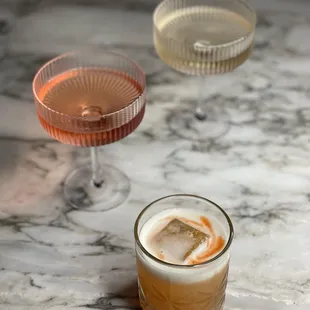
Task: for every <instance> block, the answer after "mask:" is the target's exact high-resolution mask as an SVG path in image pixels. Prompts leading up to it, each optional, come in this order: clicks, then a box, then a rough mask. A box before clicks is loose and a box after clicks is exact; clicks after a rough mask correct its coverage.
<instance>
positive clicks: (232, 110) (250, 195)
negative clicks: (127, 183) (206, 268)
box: [0, 3, 310, 310]
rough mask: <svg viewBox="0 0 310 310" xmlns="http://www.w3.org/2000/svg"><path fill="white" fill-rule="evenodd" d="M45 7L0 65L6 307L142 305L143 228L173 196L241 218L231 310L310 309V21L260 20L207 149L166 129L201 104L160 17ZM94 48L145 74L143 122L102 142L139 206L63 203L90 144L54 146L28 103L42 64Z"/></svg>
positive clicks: (1, 258)
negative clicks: (142, 215)
mask: <svg viewBox="0 0 310 310" xmlns="http://www.w3.org/2000/svg"><path fill="white" fill-rule="evenodd" d="M35 8H36V9H35V10H33V11H31V10H30V11H29V12H27V13H25V14H23V15H22V16H21V17H19V18H18V20H17V24H16V27H15V29H14V31H13V33H11V41H10V44H9V45H8V48H9V52H8V54H7V55H6V56H5V58H4V59H3V60H2V61H1V62H0V81H1V83H0V99H1V101H0V109H1V114H0V120H1V121H0V136H1V139H0V149H1V152H0V176H1V177H0V223H1V225H0V309H1V310H2V309H3V310H11V309H14V310H21V309H22V310H28V309H29V310H37V309H38V310H39V309H40V310H41V309H49V310H60V309H61V310H62V309H71V310H84V309H106V310H111V309H118V310H121V309H139V305H138V300H137V290H136V271H135V261H134V256H135V254H134V240H133V224H134V221H135V218H136V217H137V214H138V213H139V212H140V211H141V210H142V208H143V207H144V206H145V205H146V204H147V203H149V202H150V201H152V200H153V199H156V198H158V197H160V196H164V195H167V194H171V193H176V192H187V193H195V194H200V195H203V196H206V197H208V198H210V199H212V200H214V201H216V202H218V203H219V204H220V205H222V206H223V207H224V208H225V209H226V210H227V212H228V213H229V215H230V216H231V217H232V219H233V221H234V225H235V229H236V238H235V241H234V244H233V249H232V251H233V253H232V254H233V258H232V262H231V271H230V278H229V285H228V298H227V303H226V309H227V310H261V309H266V310H305V309H309V305H310V294H309V293H310V280H309V279H310V270H309V267H308V266H309V259H310V241H309V237H308V236H309V233H310V228H309V222H310V212H309V200H310V191H309V188H310V178H309V174H310V158H309V151H310V143H309V135H310V127H309V123H310V109H309V100H310V75H309V68H310V60H309V59H310V58H309V56H310V45H309V42H308V41H309V40H307V39H306V37H305V33H307V32H309V31H310V19H309V18H308V17H305V16H303V15H301V14H292V13H280V12H267V11H263V12H260V14H259V23H258V31H257V39H256V46H255V51H254V53H253V55H252V57H251V59H249V61H248V62H247V63H246V64H244V65H243V66H242V67H241V68H239V69H238V70H236V71H235V72H234V73H232V74H227V75H224V76H220V77H214V78H212V79H211V78H210V79H209V80H207V81H206V92H205V99H206V102H207V103H208V104H215V103H216V104H218V105H220V106H221V109H224V110H225V111H226V112H227V113H228V114H229V115H230V121H229V123H230V125H231V129H230V131H229V132H228V133H227V134H226V135H225V136H224V137H222V138H221V139H219V140H216V141H210V142H208V143H205V144H196V143H191V142H189V141H185V140H182V139H180V138H179V137H178V136H177V134H176V133H175V132H173V131H171V127H170V125H169V119H170V117H171V115H172V114H174V113H178V111H180V110H181V109H186V108H188V107H189V106H190V103H192V102H195V99H196V88H197V85H196V84H197V83H196V79H195V78H192V77H187V76H184V75H181V74H178V73H176V72H173V71H171V70H170V69H169V68H167V67H166V66H165V65H163V64H162V63H161V61H159V60H158V59H157V57H156V55H155V53H154V50H153V47H152V38H151V35H152V33H151V32H152V30H151V15H150V12H148V11H147V10H142V11H137V10H136V11H134V10H128V11H126V13H125V12H124V10H123V9H117V8H111V9H109V10H108V9H105V8H103V7H94V6H83V7H82V6H70V5H69V4H67V5H62V6H60V5H59V6H58V5H56V4H54V5H51V4H50V3H48V4H46V5H41V6H39V7H35ZM85 45H99V46H104V45H109V46H112V48H113V49H115V50H117V51H122V52H124V53H126V54H127V55H129V56H130V57H132V58H133V59H135V60H137V61H138V62H139V63H140V64H141V65H142V66H143V68H144V69H145V71H146V72H147V79H148V108H147V113H146V116H145V120H144V121H143V123H142V124H141V126H140V127H139V129H138V130H137V131H136V132H135V133H133V134H132V135H131V136H129V137H128V138H126V139H124V140H123V141H120V142H119V143H115V144H114V145H109V146H106V147H104V148H102V154H101V155H102V157H101V158H102V161H103V162H108V163H110V164H113V165H116V166H118V167H119V168H120V169H122V170H123V171H124V172H126V173H127V174H128V176H129V177H130V179H131V182H132V191H131V194H130V197H129V199H128V201H127V202H126V203H125V204H124V205H122V206H121V207H119V208H118V209H115V210H112V211H108V212H104V213H100V212H93V211H91V210H84V211H77V210H73V209H70V208H69V207H68V206H66V205H65V203H64V201H63V199H62V182H63V179H64V177H65V175H66V174H67V173H68V172H69V171H70V170H71V169H73V168H74V167H75V166H77V165H79V164H81V163H84V162H85V161H87V160H88V150H87V149H78V148H72V147H70V146H65V145H61V144H59V143H57V142H55V141H52V140H51V139H50V138H49V137H48V136H47V135H46V134H45V133H44V131H43V130H42V129H41V128H40V126H39V124H38V121H37V119H36V115H35V111H34V106H33V103H32V95H31V80H32V77H33V75H34V73H35V71H36V70H37V69H38V67H39V66H40V65H42V64H43V63H44V62H45V61H46V60H47V59H49V58H50V57H52V56H54V55H56V54H58V53H60V52H64V51H67V50H72V49H75V48H79V47H82V46H85ZM209 81H210V84H209ZM209 85H210V86H209Z"/></svg>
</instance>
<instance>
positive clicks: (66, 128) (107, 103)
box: [33, 50, 146, 210]
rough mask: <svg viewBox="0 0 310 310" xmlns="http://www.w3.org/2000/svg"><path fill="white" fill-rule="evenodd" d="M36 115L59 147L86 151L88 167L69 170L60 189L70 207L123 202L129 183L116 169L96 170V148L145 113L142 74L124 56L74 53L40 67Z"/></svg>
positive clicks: (121, 135)
mask: <svg viewBox="0 0 310 310" xmlns="http://www.w3.org/2000/svg"><path fill="white" fill-rule="evenodd" d="M33 92H34V98H35V104H36V110H37V115H38V118H39V121H40V123H41V125H42V127H43V128H44V129H45V130H46V131H47V133H48V134H49V135H50V136H51V137H53V138H55V139H57V140H59V141H60V142H62V143H66V144H71V145H75V146H84V147H90V150H91V164H87V165H85V166H82V167H79V168H77V169H76V170H74V171H73V172H72V173H71V174H70V175H69V176H68V177H67V179H66V181H65V184H64V195H65V199H66V200H67V202H68V203H69V204H70V205H71V206H73V207H75V208H86V207H88V208H91V209H92V210H108V209H111V208H114V207H116V206H118V205H120V204H121V203H122V202H124V200H125V199H126V198H127V196H128V194H129V191H130V182H129V179H128V178H127V176H126V175H125V174H124V173H123V172H121V171H120V170H119V169H117V168H116V167H113V166H110V165H101V164H100V163H99V158H98V148H97V147H98V146H101V145H105V144H108V143H113V142H116V141H118V140H120V139H122V138H124V137H126V136H128V135H129V134H130V133H132V132H133V131H134V130H135V129H136V128H137V127H138V126H139V124H140V123H141V121H142V119H143V116H144V110H145V103H146V99H145V75H144V73H143V71H142V70H141V68H140V67H139V66H138V65H137V64H136V63H134V62H133V61H131V60H130V59H128V58H127V57H125V56H123V55H119V54H115V53H113V52H110V51H97V50H96V51H93V50H92V51H90V50H85V51H78V52H71V53H67V54H64V55H61V56H59V57H56V58H54V59H52V60H51V61H49V62H48V63H46V64H45V65H43V67H42V68H41V69H40V70H39V71H38V73H37V74H36V76H35V78H34V81H33Z"/></svg>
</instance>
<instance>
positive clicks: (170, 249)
mask: <svg viewBox="0 0 310 310" xmlns="http://www.w3.org/2000/svg"><path fill="white" fill-rule="evenodd" d="M208 238H209V236H208V235H207V234H205V233H203V232H201V231H200V230H198V229H196V228H194V227H192V226H190V225H187V224H186V223H184V222H182V221H180V220H178V219H173V220H171V221H170V222H169V223H168V224H167V225H166V226H165V227H164V228H163V229H162V230H161V231H160V232H159V233H158V234H156V235H155V236H154V237H153V238H152V240H151V243H152V248H153V249H154V250H155V251H156V253H157V256H158V257H159V258H160V259H162V260H164V261H168V262H171V263H177V264H183V263H185V261H186V259H187V258H188V257H189V256H190V255H191V254H192V253H193V252H195V250H197V249H198V247H199V246H200V245H202V244H203V243H205V242H207V239H208Z"/></svg>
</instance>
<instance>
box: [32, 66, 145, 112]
mask: <svg viewBox="0 0 310 310" xmlns="http://www.w3.org/2000/svg"><path fill="white" fill-rule="evenodd" d="M141 93H142V90H141V87H140V85H139V84H138V83H137V82H136V81H135V80H134V79H132V78H130V77H129V76H128V75H125V74H123V73H121V72H117V71H111V70H106V69H96V68H94V69H76V70H71V71H67V72H64V73H62V74H60V75H58V76H56V77H55V78H53V79H52V80H50V81H49V82H47V83H46V84H45V85H44V86H43V87H42V88H41V90H40V91H39V94H38V96H39V99H40V100H41V101H42V102H43V103H44V104H45V105H46V106H47V107H49V108H51V109H53V110H54V111H57V112H60V113H65V114H67V115H70V116H93V117H96V116H101V115H105V114H108V113H113V112H116V111H119V110H120V109H122V108H124V107H126V106H128V105H129V104H131V103H132V102H133V101H135V100H136V99H137V98H138V97H139V96H140V95H141Z"/></svg>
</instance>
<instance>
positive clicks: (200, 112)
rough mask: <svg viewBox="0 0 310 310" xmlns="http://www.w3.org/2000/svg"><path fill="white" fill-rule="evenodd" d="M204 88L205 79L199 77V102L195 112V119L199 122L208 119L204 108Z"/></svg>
mask: <svg viewBox="0 0 310 310" xmlns="http://www.w3.org/2000/svg"><path fill="white" fill-rule="evenodd" d="M204 87H205V77H204V76H203V75H202V76H200V77H199V82H198V100H197V105H196V110H195V117H196V119H198V120H199V121H205V120H206V119H207V118H208V116H207V112H206V109H205V107H204V97H203V91H204Z"/></svg>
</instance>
